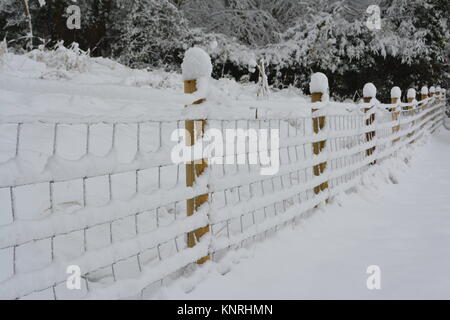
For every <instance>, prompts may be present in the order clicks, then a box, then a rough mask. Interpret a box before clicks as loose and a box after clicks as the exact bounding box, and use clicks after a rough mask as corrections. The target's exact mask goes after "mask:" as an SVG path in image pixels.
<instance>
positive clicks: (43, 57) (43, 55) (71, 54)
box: [28, 41, 91, 72]
mask: <svg viewBox="0 0 450 320" xmlns="http://www.w3.org/2000/svg"><path fill="white" fill-rule="evenodd" d="M28 56H29V57H30V58H33V59H35V60H36V61H39V62H43V63H45V65H46V66H47V67H48V68H50V69H56V70H59V71H77V72H86V71H88V70H89V68H90V66H91V58H90V52H89V50H88V51H83V50H81V49H80V47H79V45H78V43H75V42H74V43H72V44H71V45H70V46H69V47H67V48H66V47H65V46H64V43H63V42H62V41H60V42H58V43H57V44H56V45H55V47H54V48H53V49H51V50H47V49H45V48H44V46H40V47H39V48H38V49H35V50H33V51H31V52H30V53H29V54H28Z"/></svg>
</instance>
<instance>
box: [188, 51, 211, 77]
mask: <svg viewBox="0 0 450 320" xmlns="http://www.w3.org/2000/svg"><path fill="white" fill-rule="evenodd" d="M212 69H213V67H212V63H211V57H210V56H209V55H208V54H207V53H206V52H205V51H204V50H203V49H201V48H197V47H194V48H190V49H188V50H187V51H186V52H185V53H184V59H183V63H182V64H181V70H182V72H183V80H198V79H200V78H203V77H210V76H211V74H212Z"/></svg>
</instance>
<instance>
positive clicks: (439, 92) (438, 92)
mask: <svg viewBox="0 0 450 320" xmlns="http://www.w3.org/2000/svg"><path fill="white" fill-rule="evenodd" d="M441 89H442V88H441V87H440V86H437V87H436V95H437V96H438V97H440V96H441V95H442V92H441Z"/></svg>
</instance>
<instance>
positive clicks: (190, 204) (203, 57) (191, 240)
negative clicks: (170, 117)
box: [182, 48, 212, 264]
mask: <svg viewBox="0 0 450 320" xmlns="http://www.w3.org/2000/svg"><path fill="white" fill-rule="evenodd" d="M182 69H183V79H184V93H185V94H195V93H197V92H198V81H197V80H198V79H200V78H202V77H207V78H209V77H210V76H211V72H212V66H211V59H210V58H209V56H208V54H207V53H206V52H204V51H203V50H201V49H199V48H192V49H189V50H188V51H186V53H185V58H184V61H183V65H182ZM203 102H205V99H204V98H200V99H198V100H197V101H195V102H193V105H199V104H202V103H203ZM206 124H207V122H206V120H199V121H196V120H186V121H185V129H186V131H187V136H186V146H188V147H191V146H193V145H194V144H195V142H196V137H198V136H203V134H204V133H205V128H206ZM197 133H199V134H198V135H197ZM207 168H208V162H207V160H206V159H203V160H201V161H190V162H188V163H186V186H187V187H193V186H194V184H195V181H196V178H197V177H199V176H201V175H202V174H203V173H205V171H206V169H207ZM208 199H209V195H208V194H204V195H200V196H197V197H195V198H193V199H188V200H187V203H186V211H187V216H192V215H194V214H195V212H197V211H198V209H199V208H200V207H201V206H202V205H204V204H206V203H207V202H208ZM209 231H210V227H209V226H205V227H203V228H199V229H197V230H194V231H191V232H189V233H188V235H187V242H188V247H189V248H193V247H195V245H196V244H197V242H198V241H200V239H201V238H202V237H203V236H204V235H205V234H207V233H208V232H209ZM209 259H210V257H209V255H208V256H205V257H203V258H201V259H200V260H198V261H197V263H198V264H203V263H205V262H206V261H208V260H209Z"/></svg>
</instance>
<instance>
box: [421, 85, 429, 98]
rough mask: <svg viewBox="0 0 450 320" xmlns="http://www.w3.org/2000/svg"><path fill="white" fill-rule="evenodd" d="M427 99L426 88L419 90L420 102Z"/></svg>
mask: <svg viewBox="0 0 450 320" xmlns="http://www.w3.org/2000/svg"><path fill="white" fill-rule="evenodd" d="M427 98H428V88H427V87H426V86H423V87H422V89H421V90H420V101H422V100H425V99H427Z"/></svg>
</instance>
